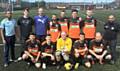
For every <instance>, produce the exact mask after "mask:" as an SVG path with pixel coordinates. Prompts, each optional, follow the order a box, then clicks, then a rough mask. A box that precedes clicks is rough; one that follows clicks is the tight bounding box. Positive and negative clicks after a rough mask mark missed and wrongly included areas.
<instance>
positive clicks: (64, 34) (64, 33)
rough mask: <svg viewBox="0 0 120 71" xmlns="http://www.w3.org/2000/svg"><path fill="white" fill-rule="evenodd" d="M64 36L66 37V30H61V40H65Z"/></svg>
mask: <svg viewBox="0 0 120 71" xmlns="http://www.w3.org/2000/svg"><path fill="white" fill-rule="evenodd" d="M66 37H67V33H66V32H64V31H63V32H61V38H62V39H63V40H65V39H66Z"/></svg>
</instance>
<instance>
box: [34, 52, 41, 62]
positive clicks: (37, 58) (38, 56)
mask: <svg viewBox="0 0 120 71" xmlns="http://www.w3.org/2000/svg"><path fill="white" fill-rule="evenodd" d="M40 54H41V52H40V51H39V52H38V55H37V57H36V59H35V60H36V62H37V61H38V60H39V58H40Z"/></svg>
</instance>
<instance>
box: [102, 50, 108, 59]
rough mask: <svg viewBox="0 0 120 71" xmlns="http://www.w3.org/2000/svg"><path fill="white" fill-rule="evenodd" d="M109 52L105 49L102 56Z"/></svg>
mask: <svg viewBox="0 0 120 71" xmlns="http://www.w3.org/2000/svg"><path fill="white" fill-rule="evenodd" d="M106 54H107V50H104V51H103V53H102V55H101V56H102V58H103V57H104V56H105V55H106Z"/></svg>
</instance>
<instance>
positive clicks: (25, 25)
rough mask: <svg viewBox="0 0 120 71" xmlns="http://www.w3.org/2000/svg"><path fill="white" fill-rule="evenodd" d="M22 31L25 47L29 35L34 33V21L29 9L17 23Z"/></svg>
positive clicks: (26, 9) (25, 10) (21, 35)
mask: <svg viewBox="0 0 120 71" xmlns="http://www.w3.org/2000/svg"><path fill="white" fill-rule="evenodd" d="M17 24H18V25H19V29H20V37H21V43H22V45H23V47H24V43H25V41H26V40H27V39H28V36H29V34H30V33H31V32H32V25H33V24H34V22H33V19H32V18H31V17H30V16H29V9H28V8H25V9H24V11H23V16H22V17H20V18H19V19H18V21H17Z"/></svg>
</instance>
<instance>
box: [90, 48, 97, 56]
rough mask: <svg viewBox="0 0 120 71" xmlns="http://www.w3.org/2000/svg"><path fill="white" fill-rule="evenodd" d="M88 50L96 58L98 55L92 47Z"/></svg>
mask: <svg viewBox="0 0 120 71" xmlns="http://www.w3.org/2000/svg"><path fill="white" fill-rule="evenodd" d="M89 52H90V53H91V54H92V55H94V56H95V57H96V58H98V55H97V54H96V53H95V52H94V51H93V50H92V49H89Z"/></svg>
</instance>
